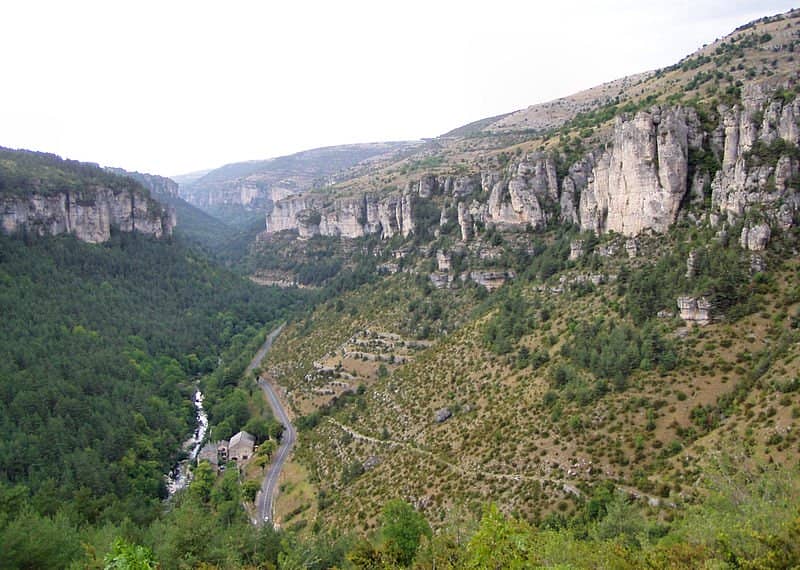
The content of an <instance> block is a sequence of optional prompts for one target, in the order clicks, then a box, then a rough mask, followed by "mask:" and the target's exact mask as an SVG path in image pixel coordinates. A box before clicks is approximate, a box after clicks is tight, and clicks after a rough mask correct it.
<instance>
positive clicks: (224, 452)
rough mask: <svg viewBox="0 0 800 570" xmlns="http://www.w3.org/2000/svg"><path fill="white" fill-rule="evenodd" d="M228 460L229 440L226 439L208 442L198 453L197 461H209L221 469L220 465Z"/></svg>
mask: <svg viewBox="0 0 800 570" xmlns="http://www.w3.org/2000/svg"><path fill="white" fill-rule="evenodd" d="M227 460H228V442H227V441H226V440H222V441H215V442H208V443H206V444H205V445H204V446H203V447H202V449H200V453H198V454H197V463H198V464H199V463H200V462H201V461H208V462H209V463H210V464H211V465H212V466H214V467H215V468H217V469H219V466H220V465H221V464H222V465H224V464H225V462H226V461H227Z"/></svg>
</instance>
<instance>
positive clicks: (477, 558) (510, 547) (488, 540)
mask: <svg viewBox="0 0 800 570" xmlns="http://www.w3.org/2000/svg"><path fill="white" fill-rule="evenodd" d="M531 535H532V533H531V529H530V528H529V527H528V526H527V525H526V524H525V523H524V522H520V521H517V520H516V519H514V518H510V519H507V518H506V517H505V516H503V513H501V512H500V510H499V509H498V508H497V505H490V506H489V507H488V508H487V509H486V510H485V511H484V513H483V517H481V522H480V526H479V527H478V530H477V531H476V532H475V534H474V535H473V536H472V538H471V539H470V541H469V544H467V561H466V564H465V568H480V569H484V568H486V569H489V568H496V569H497V570H500V569H506V568H520V569H521V568H527V567H528V566H527V563H528V551H529V550H530V546H531V545H530V542H531Z"/></svg>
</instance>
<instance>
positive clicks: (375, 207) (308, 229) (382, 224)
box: [266, 192, 414, 239]
mask: <svg viewBox="0 0 800 570" xmlns="http://www.w3.org/2000/svg"><path fill="white" fill-rule="evenodd" d="M413 204H414V199H413V196H412V194H411V193H409V192H405V193H403V194H401V195H399V196H390V197H387V198H384V199H380V200H379V199H378V198H377V197H375V196H374V195H371V194H365V195H363V196H361V197H358V198H343V199H339V200H334V201H328V200H326V199H325V198H323V197H321V196H318V195H312V194H306V195H304V196H294V197H289V198H285V199H283V200H280V201H278V202H276V203H275V205H274V208H273V209H272V211H271V212H270V213H269V214H267V219H266V230H267V232H268V233H275V232H280V231H286V230H294V231H296V232H297V233H298V234H299V235H300V237H302V238H308V237H312V236H315V235H323V236H332V237H347V238H357V237H363V236H365V235H372V234H378V235H380V236H381V237H382V238H384V239H388V238H390V237H392V236H393V235H395V234H397V233H400V234H402V235H403V237H408V236H409V235H411V234H412V233H413V232H414V214H413Z"/></svg>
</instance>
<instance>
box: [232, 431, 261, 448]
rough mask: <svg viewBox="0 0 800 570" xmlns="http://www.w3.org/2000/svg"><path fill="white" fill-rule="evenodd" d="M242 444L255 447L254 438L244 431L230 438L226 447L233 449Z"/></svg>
mask: <svg viewBox="0 0 800 570" xmlns="http://www.w3.org/2000/svg"><path fill="white" fill-rule="evenodd" d="M240 443H243V444H245V445H255V443H256V438H255V436H253V435H251V434H249V433H247V432H246V431H240V432H239V433H237V434H236V435H234V436H233V437H232V438H231V441H230V444H229V445H228V447H229V448H231V447H235V446H237V445H239V444H240Z"/></svg>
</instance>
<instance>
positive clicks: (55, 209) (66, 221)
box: [0, 188, 175, 243]
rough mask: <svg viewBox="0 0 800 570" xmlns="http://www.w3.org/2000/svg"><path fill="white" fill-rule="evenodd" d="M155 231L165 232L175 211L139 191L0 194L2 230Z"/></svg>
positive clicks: (96, 236) (87, 234)
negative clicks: (167, 208) (116, 229)
mask: <svg viewBox="0 0 800 570" xmlns="http://www.w3.org/2000/svg"><path fill="white" fill-rule="evenodd" d="M112 227H116V228H118V229H119V230H120V231H123V232H133V231H137V232H141V233H143V234H148V235H151V236H154V237H157V238H159V237H162V236H166V235H170V234H171V233H172V229H173V228H174V227H175V217H174V214H173V213H172V212H170V211H168V210H166V209H165V208H163V207H162V206H161V205H159V204H158V203H157V202H155V201H154V200H152V199H150V198H149V197H148V196H147V195H146V194H144V193H143V192H142V193H140V192H137V191H135V190H111V189H108V188H97V189H93V190H85V191H69V192H67V191H65V192H60V193H52V194H48V195H42V194H37V193H30V194H26V195H4V196H1V197H0V228H2V231H3V232H4V233H7V234H14V233H18V232H30V233H33V234H36V235H58V234H62V233H71V234H74V235H75V236H76V237H77V238H78V239H79V240H81V241H86V242H90V243H100V242H104V241H107V240H108V239H109V238H110V237H111V228H112Z"/></svg>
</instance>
